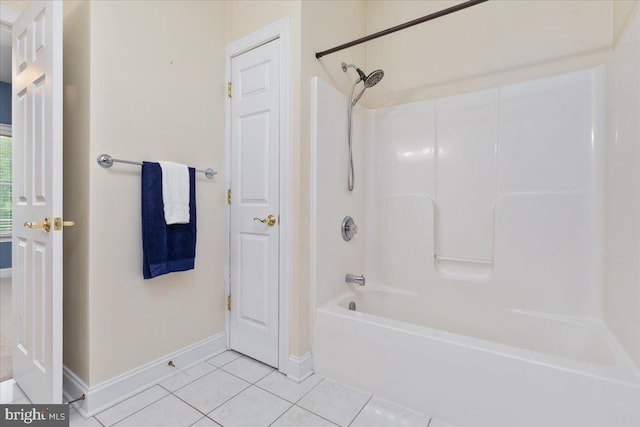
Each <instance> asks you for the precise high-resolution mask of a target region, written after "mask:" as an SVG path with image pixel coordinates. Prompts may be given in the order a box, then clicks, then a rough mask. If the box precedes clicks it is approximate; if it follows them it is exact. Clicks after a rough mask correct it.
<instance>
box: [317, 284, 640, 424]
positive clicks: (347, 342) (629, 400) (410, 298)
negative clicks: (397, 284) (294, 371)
mask: <svg viewBox="0 0 640 427" xmlns="http://www.w3.org/2000/svg"><path fill="white" fill-rule="evenodd" d="M367 287H369V286H367ZM423 299H424V298H416V296H415V295H413V294H410V293H399V292H395V291H392V290H386V289H366V288H363V289H362V290H358V291H357V292H355V293H352V292H349V293H347V294H345V295H343V296H341V297H340V298H338V299H335V300H333V301H330V302H328V303H327V304H325V305H323V306H322V307H320V308H319V309H318V310H317V313H316V321H315V331H314V349H313V351H314V366H315V370H316V372H318V373H319V374H321V375H325V376H328V377H331V378H335V379H336V380H338V381H342V382H344V383H346V384H350V385H352V386H354V387H358V388H361V389H363V390H367V391H369V392H372V393H374V394H376V395H379V396H382V397H384V398H387V399H389V400H391V401H394V402H397V403H399V404H402V405H404V406H407V407H409V408H412V409H414V410H417V411H419V412H422V413H424V414H427V415H429V416H432V417H434V418H437V419H441V420H443V421H446V422H448V423H451V424H454V425H457V426H466V425H468V426H480V425H486V426H516V425H518V426H524V425H527V426H549V425H557V426H586V425H594V426H596V425H597V426H640V379H639V377H638V372H637V370H636V369H635V367H634V366H633V365H632V364H631V363H630V362H629V361H628V359H627V358H626V356H625V354H624V353H623V352H622V351H620V350H619V347H618V345H617V343H616V342H615V341H614V340H613V338H612V337H611V335H610V334H609V333H608V332H607V330H606V329H605V328H603V327H602V326H601V325H599V324H597V323H595V322H591V321H589V320H584V319H575V318H561V317H555V316H549V315H545V314H542V313H532V312H524V311H517V310H497V309H486V310H481V309H477V312H474V313H472V314H473V315H472V316H469V314H470V313H469V311H468V309H467V311H466V312H465V315H464V316H462V315H460V316H456V313H455V312H452V311H445V306H444V305H439V304H437V302H436V301H424V300H423ZM350 301H354V302H355V303H356V306H357V311H350V310H349V309H348V305H349V302H350ZM469 318H475V319H478V321H477V322H475V323H469V322H468V321H467V322H464V321H463V320H464V319H469Z"/></svg>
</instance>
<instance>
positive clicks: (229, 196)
mask: <svg viewBox="0 0 640 427" xmlns="http://www.w3.org/2000/svg"><path fill="white" fill-rule="evenodd" d="M227 203H228V204H231V189H228V190H227Z"/></svg>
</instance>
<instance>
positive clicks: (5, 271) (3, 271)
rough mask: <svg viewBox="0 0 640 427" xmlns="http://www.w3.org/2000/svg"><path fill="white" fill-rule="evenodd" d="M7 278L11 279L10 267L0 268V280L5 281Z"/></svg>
mask: <svg viewBox="0 0 640 427" xmlns="http://www.w3.org/2000/svg"><path fill="white" fill-rule="evenodd" d="M7 277H11V267H9V268H0V279H5V278H7Z"/></svg>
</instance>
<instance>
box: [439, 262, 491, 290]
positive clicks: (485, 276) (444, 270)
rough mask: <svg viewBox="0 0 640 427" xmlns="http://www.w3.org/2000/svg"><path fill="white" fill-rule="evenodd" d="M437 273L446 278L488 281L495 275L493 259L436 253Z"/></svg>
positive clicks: (478, 281) (479, 281)
mask: <svg viewBox="0 0 640 427" xmlns="http://www.w3.org/2000/svg"><path fill="white" fill-rule="evenodd" d="M433 258H434V259H433V264H434V268H435V271H436V273H437V274H438V275H439V276H441V277H443V278H446V279H453V280H464V281H468V282H477V283H486V282H488V281H489V280H491V277H492V276H493V260H483V259H466V258H453V257H445V256H439V255H435V256H434V257H433Z"/></svg>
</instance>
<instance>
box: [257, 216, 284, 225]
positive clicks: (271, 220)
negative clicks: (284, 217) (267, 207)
mask: <svg viewBox="0 0 640 427" xmlns="http://www.w3.org/2000/svg"><path fill="white" fill-rule="evenodd" d="M253 220H254V221H260V222H261V223H263V224H267V225H268V226H269V227H273V224H275V223H276V221H277V220H278V218H276V217H275V216H273V215H269V216H268V217H266V218H258V217H255V218H253Z"/></svg>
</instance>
